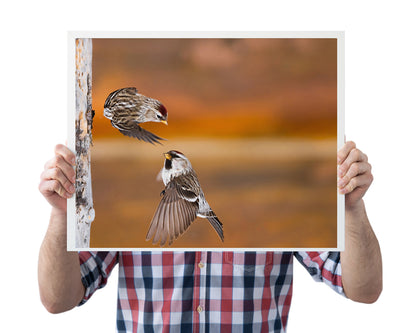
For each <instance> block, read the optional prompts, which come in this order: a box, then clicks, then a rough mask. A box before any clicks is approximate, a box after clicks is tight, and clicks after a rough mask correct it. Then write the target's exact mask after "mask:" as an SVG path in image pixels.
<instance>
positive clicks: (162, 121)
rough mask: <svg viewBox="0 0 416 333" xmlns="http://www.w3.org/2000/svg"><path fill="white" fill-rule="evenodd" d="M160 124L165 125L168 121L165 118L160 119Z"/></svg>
mask: <svg viewBox="0 0 416 333" xmlns="http://www.w3.org/2000/svg"><path fill="white" fill-rule="evenodd" d="M160 122H161V123H162V124H165V125H167V124H168V121H167V120H161V121H160Z"/></svg>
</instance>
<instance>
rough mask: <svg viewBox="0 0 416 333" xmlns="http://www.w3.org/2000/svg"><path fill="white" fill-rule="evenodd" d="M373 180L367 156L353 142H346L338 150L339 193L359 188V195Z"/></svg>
mask: <svg viewBox="0 0 416 333" xmlns="http://www.w3.org/2000/svg"><path fill="white" fill-rule="evenodd" d="M372 181H373V175H372V174H371V165H370V163H368V157H367V155H365V154H364V153H363V152H361V151H360V150H359V149H357V148H356V145H355V143H354V142H352V141H349V142H346V143H345V145H344V146H343V147H342V148H341V149H340V150H339V151H338V189H339V193H340V194H349V193H351V192H353V191H354V190H355V189H357V188H360V189H361V197H362V196H363V195H364V193H365V192H366V190H367V189H368V187H369V186H370V185H371V183H372Z"/></svg>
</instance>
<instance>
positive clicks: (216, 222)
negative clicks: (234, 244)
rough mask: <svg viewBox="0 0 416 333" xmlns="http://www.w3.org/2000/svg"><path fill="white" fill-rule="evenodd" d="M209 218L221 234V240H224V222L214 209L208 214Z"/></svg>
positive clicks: (219, 234)
mask: <svg viewBox="0 0 416 333" xmlns="http://www.w3.org/2000/svg"><path fill="white" fill-rule="evenodd" d="M207 219H208V221H209V223H211V225H212V227H213V228H214V230H215V231H216V232H217V234H218V236H220V238H221V240H222V241H224V232H223V229H222V223H221V221H220V220H219V219H218V217H217V216H216V215H215V213H214V212H213V211H212V210H211V211H210V212H209V213H208V214H207Z"/></svg>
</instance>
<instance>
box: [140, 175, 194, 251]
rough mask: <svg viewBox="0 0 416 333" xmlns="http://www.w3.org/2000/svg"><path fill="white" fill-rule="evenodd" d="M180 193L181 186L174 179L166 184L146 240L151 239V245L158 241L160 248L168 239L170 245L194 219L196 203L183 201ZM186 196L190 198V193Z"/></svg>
mask: <svg viewBox="0 0 416 333" xmlns="http://www.w3.org/2000/svg"><path fill="white" fill-rule="evenodd" d="M181 192H182V190H181V186H180V185H179V184H178V182H177V181H175V179H174V180H172V181H171V182H170V183H168V185H167V186H166V188H165V190H164V191H163V192H162V194H163V197H162V199H161V201H160V203H159V206H158V207H157V209H156V212H155V214H154V216H153V219H152V221H151V223H150V227H149V231H148V232H147V236H146V240H150V239H151V238H152V237H153V244H157V243H158V242H159V241H160V246H163V245H165V243H166V241H167V240H168V239H169V245H171V244H172V242H173V241H174V240H175V239H176V238H178V237H179V236H180V235H181V234H183V233H184V232H185V231H186V229H188V227H189V226H190V225H191V223H192V222H193V221H194V220H195V219H196V216H197V213H198V209H199V205H198V202H197V201H196V200H195V201H189V200H187V199H185V198H184V197H183V194H182V193H181ZM188 192H189V191H188ZM186 194H187V195H188V196H190V193H186Z"/></svg>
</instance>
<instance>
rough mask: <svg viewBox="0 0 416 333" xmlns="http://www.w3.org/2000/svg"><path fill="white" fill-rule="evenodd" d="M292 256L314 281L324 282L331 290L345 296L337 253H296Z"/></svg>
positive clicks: (339, 259)
mask: <svg viewBox="0 0 416 333" xmlns="http://www.w3.org/2000/svg"><path fill="white" fill-rule="evenodd" d="M294 255H295V257H296V259H298V260H299V262H300V263H301V264H302V265H303V266H304V267H305V268H306V270H307V271H308V272H309V274H310V275H311V276H312V278H313V279H314V280H315V281H318V282H324V283H325V284H327V285H328V286H329V287H331V289H333V290H335V291H336V292H337V293H339V294H341V295H343V296H345V293H344V288H343V286H342V278H341V255H340V253H339V252H296V253H295V254H294Z"/></svg>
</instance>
